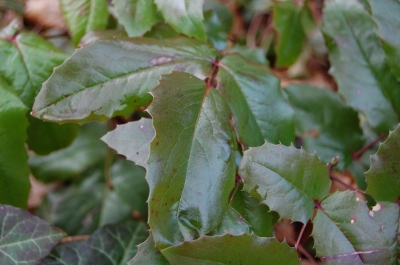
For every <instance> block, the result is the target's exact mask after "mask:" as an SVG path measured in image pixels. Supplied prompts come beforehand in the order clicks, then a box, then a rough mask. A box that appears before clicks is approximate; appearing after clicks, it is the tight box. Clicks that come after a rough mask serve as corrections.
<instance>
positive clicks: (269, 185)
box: [239, 143, 331, 223]
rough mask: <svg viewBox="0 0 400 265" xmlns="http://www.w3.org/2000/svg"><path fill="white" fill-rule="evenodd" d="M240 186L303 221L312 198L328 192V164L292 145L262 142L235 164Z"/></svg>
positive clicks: (282, 213)
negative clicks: (240, 181)
mask: <svg viewBox="0 0 400 265" xmlns="http://www.w3.org/2000/svg"><path fill="white" fill-rule="evenodd" d="M239 174H240V175H241V177H242V178H243V179H244V183H245V185H244V190H245V191H247V192H248V193H250V195H251V196H252V197H256V198H258V199H259V200H260V201H261V202H263V203H264V204H266V205H268V206H269V208H270V209H271V210H272V211H276V212H278V213H279V215H280V216H281V218H290V219H292V221H294V222H295V221H299V222H302V223H306V222H307V221H308V220H309V219H310V218H311V217H312V215H313V212H314V206H315V201H321V200H322V199H324V198H325V197H326V196H327V195H328V193H329V188H330V184H331V181H330V179H329V177H328V168H327V167H326V166H325V165H324V164H323V163H322V162H321V161H320V160H319V158H318V157H317V155H316V154H313V155H310V154H308V153H306V152H305V151H304V150H302V149H300V150H299V149H296V148H294V147H293V146H290V147H286V146H284V145H281V144H280V145H274V144H270V143H265V144H264V145H263V146H260V147H253V148H250V149H249V150H247V151H245V152H244V154H243V160H242V162H241V164H240V167H239Z"/></svg>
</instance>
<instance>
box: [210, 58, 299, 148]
mask: <svg viewBox="0 0 400 265" xmlns="http://www.w3.org/2000/svg"><path fill="white" fill-rule="evenodd" d="M218 65H219V67H220V68H219V70H218V75H217V80H218V82H219V84H218V90H219V91H220V92H221V94H222V95H223V96H224V97H225V99H226V100H227V102H228V104H229V107H230V108H231V110H232V113H233V118H234V124H235V128H236V131H237V134H238V137H239V141H240V142H241V143H243V144H244V145H245V146H251V147H254V146H260V145H262V144H263V143H264V142H265V140H267V141H269V142H273V143H279V142H282V143H284V144H290V143H291V142H292V141H293V140H294V136H295V135H294V122H293V110H292V109H291V108H290V106H289V104H288V103H287V102H286V101H285V98H284V95H283V92H282V90H281V88H280V80H279V79H278V78H277V77H276V76H275V75H274V74H272V73H271V71H270V70H269V69H268V68H267V67H266V66H265V65H262V64H258V63H255V62H251V61H249V60H247V59H245V58H243V57H242V56H240V55H239V54H231V55H228V56H225V57H224V58H223V59H222V60H221V61H220V62H219V63H218Z"/></svg>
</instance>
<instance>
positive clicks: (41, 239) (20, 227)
mask: <svg viewBox="0 0 400 265" xmlns="http://www.w3.org/2000/svg"><path fill="white" fill-rule="evenodd" d="M64 235H65V233H64V232H62V231H61V230H60V229H58V228H56V227H52V226H50V225H49V224H48V223H46V222H45V221H43V220H40V219H39V218H38V217H36V216H34V215H32V214H30V213H28V212H26V211H24V210H21V209H18V208H14V207H12V206H8V205H2V204H0V264H4V265H19V264H39V263H40V261H41V260H42V259H43V258H44V257H46V256H47V254H49V253H50V251H51V249H52V248H53V247H54V246H55V245H56V244H57V243H58V242H59V241H60V240H61V239H62V238H63V236H64ZM40 264H41V263H40Z"/></svg>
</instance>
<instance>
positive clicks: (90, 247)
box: [41, 221, 148, 265]
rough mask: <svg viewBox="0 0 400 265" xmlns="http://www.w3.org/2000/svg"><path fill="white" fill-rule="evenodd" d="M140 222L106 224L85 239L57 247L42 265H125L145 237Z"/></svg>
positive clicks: (145, 234) (145, 231) (144, 231)
mask: <svg viewBox="0 0 400 265" xmlns="http://www.w3.org/2000/svg"><path fill="white" fill-rule="evenodd" d="M147 235H148V233H147V227H146V225H145V224H144V223H138V222H133V221H132V222H128V223H125V224H121V225H108V226H105V227H103V228H101V229H99V230H97V231H96V232H95V233H94V234H93V235H92V236H91V237H90V238H89V239H88V240H85V241H82V242H72V243H64V244H61V245H59V246H57V247H56V248H55V249H54V250H53V251H52V252H51V253H50V255H49V256H48V257H47V258H46V259H44V260H43V261H42V263H41V264H43V265H89V264H126V263H127V262H128V261H129V260H130V259H131V258H132V257H133V256H134V255H135V254H136V252H137V248H136V245H137V244H139V243H141V242H143V241H144V240H145V239H146V237H147Z"/></svg>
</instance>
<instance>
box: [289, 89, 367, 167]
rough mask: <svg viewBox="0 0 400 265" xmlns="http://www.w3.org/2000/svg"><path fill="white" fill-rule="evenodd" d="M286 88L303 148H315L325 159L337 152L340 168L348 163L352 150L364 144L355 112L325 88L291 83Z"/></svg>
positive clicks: (327, 160) (313, 150) (310, 150)
mask: <svg viewBox="0 0 400 265" xmlns="http://www.w3.org/2000/svg"><path fill="white" fill-rule="evenodd" d="M285 92H286V93H287V94H288V96H289V97H288V99H289V102H290V104H291V105H292V107H293V109H294V110H295V125H296V130H297V133H298V134H299V135H300V136H301V137H302V139H303V147H304V149H305V150H306V151H307V152H309V153H312V152H317V154H318V156H319V157H320V158H321V159H322V161H324V162H326V163H328V162H329V161H331V160H332V158H333V157H335V156H339V157H340V163H339V168H340V169H344V168H345V167H347V166H348V165H349V164H350V163H351V162H352V160H353V158H352V154H353V153H354V152H356V151H357V150H359V149H360V148H362V147H363V144H364V138H363V132H362V130H361V128H360V126H359V124H360V121H359V119H358V113H357V112H356V111H354V110H353V109H352V108H350V107H349V106H347V105H346V103H345V102H344V101H343V100H342V99H341V98H340V96H339V95H338V94H337V93H335V92H333V91H332V90H329V89H328V88H318V87H315V86H312V85H290V86H288V87H287V88H286V89H285Z"/></svg>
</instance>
